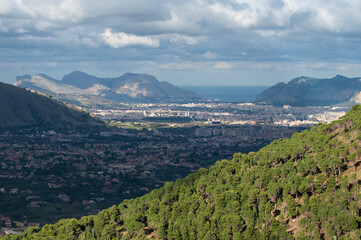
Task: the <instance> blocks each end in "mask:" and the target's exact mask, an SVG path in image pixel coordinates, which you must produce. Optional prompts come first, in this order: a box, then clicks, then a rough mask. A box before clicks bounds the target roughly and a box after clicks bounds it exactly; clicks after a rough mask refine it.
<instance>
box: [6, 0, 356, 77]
mask: <svg viewBox="0 0 361 240" xmlns="http://www.w3.org/2000/svg"><path fill="white" fill-rule="evenodd" d="M0 2H1V4H0V47H1V49H2V51H1V52H0V62H6V61H21V62H34V64H35V62H36V61H38V62H39V63H43V62H57V66H56V67H59V68H61V66H62V62H63V63H64V64H65V63H69V62H71V63H72V64H73V63H74V62H84V61H91V62H98V63H101V62H107V63H109V64H110V63H115V62H116V61H128V62H129V65H128V66H130V65H131V64H132V63H133V64H134V66H139V65H137V64H136V62H139V61H153V62H155V63H157V64H156V65H157V66H159V67H158V68H159V69H165V70H169V71H171V70H179V71H181V70H185V71H191V70H192V69H193V70H194V71H199V70H200V69H204V68H207V69H212V70H214V71H218V70H220V72H225V71H223V70H229V69H232V71H235V70H237V69H243V67H244V68H246V66H249V67H250V69H254V70H255V71H256V70H257V69H260V71H266V70H267V69H269V66H272V67H271V68H273V67H274V65H273V63H277V64H276V65H277V66H282V64H279V63H284V64H283V66H289V64H294V66H298V67H300V66H302V63H306V62H309V63H310V64H309V65H307V66H308V67H310V68H312V69H322V70H325V71H326V70H330V68H331V66H333V65H332V64H336V63H337V64H338V63H340V62H343V63H345V64H346V65H345V66H348V64H358V63H359V62H361V56H360V54H359V53H360V51H361V46H360V44H359V43H360V42H361V18H360V17H359V14H360V12H361V1H359V0H334V1H326V0H319V1H314V0H303V1H298V0H183V1H174V0H137V1H134V0H122V1H116V0H106V1H97V0H61V1H59V0H26V1H24V0H0ZM32 54H35V55H36V56H35V57H34V56H32ZM14 56H16V57H14ZM202 61H206V62H205V63H201V62H202ZM314 63H325V65H324V66H323V65H322V64H321V65H317V64H315V65H314V66H319V68H314V66H313V64H314ZM72 64H70V65H72ZM36 66H41V64H39V65H36ZM67 66H69V65H67ZM99 66H105V65H100V64H99ZM192 66H194V67H192ZM275 69H279V68H278V67H276V68H275ZM302 69H303V68H302ZM336 69H341V70H345V71H346V70H347V69H351V70H352V71H354V69H355V68H354V67H352V68H345V67H342V68H336ZM107 70H108V69H107Z"/></svg>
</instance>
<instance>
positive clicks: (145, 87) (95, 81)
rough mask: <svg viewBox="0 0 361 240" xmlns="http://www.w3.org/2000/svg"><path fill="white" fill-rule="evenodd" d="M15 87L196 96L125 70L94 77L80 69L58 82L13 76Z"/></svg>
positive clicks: (116, 96) (128, 96)
mask: <svg viewBox="0 0 361 240" xmlns="http://www.w3.org/2000/svg"><path fill="white" fill-rule="evenodd" d="M15 85H16V86H22V87H26V88H30V89H34V90H38V91H44V92H48V93H55V94H86V95H95V96H101V97H104V98H107V99H111V100H115V101H124V100H128V101H131V100H190V99H199V98H200V97H199V96H198V95H197V94H195V93H193V92H189V91H186V90H183V89H181V88H179V87H176V86H173V85H171V84H169V83H168V82H165V81H163V82H160V81H158V80H157V79H156V78H155V77H153V76H150V75H147V74H134V73H125V74H124V75H122V76H121V77H117V78H98V77H95V76H92V75H89V74H87V73H84V72H79V71H76V72H72V73H70V74H67V75H65V76H64V77H63V79H62V80H61V81H59V80H56V79H54V78H51V77H49V76H46V75H44V74H37V75H35V76H34V77H31V76H30V75H25V76H20V77H17V81H16V83H15Z"/></svg>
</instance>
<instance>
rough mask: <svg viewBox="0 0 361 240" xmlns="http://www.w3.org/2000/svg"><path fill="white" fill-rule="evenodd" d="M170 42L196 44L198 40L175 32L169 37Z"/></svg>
mask: <svg viewBox="0 0 361 240" xmlns="http://www.w3.org/2000/svg"><path fill="white" fill-rule="evenodd" d="M170 42H171V43H186V44H187V45H191V46H193V45H196V44H198V40H197V39H196V38H194V37H190V36H187V35H183V34H175V35H173V36H171V37H170Z"/></svg>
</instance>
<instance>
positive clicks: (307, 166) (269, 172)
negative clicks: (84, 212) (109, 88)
mask: <svg viewBox="0 0 361 240" xmlns="http://www.w3.org/2000/svg"><path fill="white" fill-rule="evenodd" d="M360 129H361V106H359V105H357V106H354V107H353V109H352V110H351V111H350V112H348V113H347V115H346V116H345V117H343V118H342V119H340V120H338V121H336V122H333V123H331V124H327V125H325V124H321V125H318V126H316V127H313V128H312V129H310V130H306V131H303V132H302V133H297V134H295V135H293V137H292V138H291V139H289V140H282V139H280V140H276V141H274V142H272V143H271V144H270V145H268V146H267V147H264V148H263V149H261V150H260V151H258V152H251V153H249V154H248V155H245V154H239V153H237V154H235V155H234V158H233V160H232V161H226V160H223V161H219V162H217V163H216V164H215V165H214V166H213V167H211V168H210V169H200V170H199V171H198V172H197V173H194V174H191V175H189V176H188V177H186V178H185V179H181V180H178V181H176V182H175V183H167V184H165V186H164V187H162V188H160V189H157V190H154V191H152V192H151V193H149V194H147V195H145V196H143V197H140V198H136V199H132V200H126V201H124V202H123V203H121V204H120V205H119V206H113V207H111V208H109V209H107V210H104V211H102V212H100V213H99V214H98V215H97V216H86V217H83V218H81V219H80V220H76V219H66V220H61V221H59V222H58V223H56V224H54V225H46V226H44V227H43V228H42V229H37V228H32V229H29V230H27V231H26V232H25V233H23V234H21V235H18V236H8V237H5V239H150V238H154V239H294V238H297V239H333V237H334V236H335V237H337V239H360V238H361V231H360V223H361V218H360V209H361V195H360V185H359V182H360V179H361V168H360V167H359V165H360V163H361V141H360V139H361V132H360Z"/></svg>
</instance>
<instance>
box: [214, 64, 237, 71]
mask: <svg viewBox="0 0 361 240" xmlns="http://www.w3.org/2000/svg"><path fill="white" fill-rule="evenodd" d="M213 68H215V69H222V70H228V69H231V68H233V64H230V63H228V62H217V63H216V64H214V65H213Z"/></svg>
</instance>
